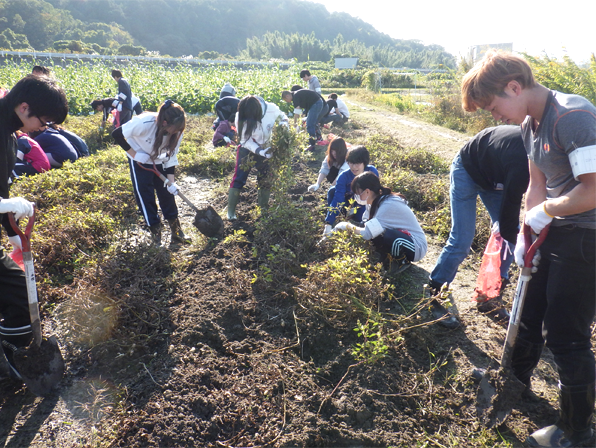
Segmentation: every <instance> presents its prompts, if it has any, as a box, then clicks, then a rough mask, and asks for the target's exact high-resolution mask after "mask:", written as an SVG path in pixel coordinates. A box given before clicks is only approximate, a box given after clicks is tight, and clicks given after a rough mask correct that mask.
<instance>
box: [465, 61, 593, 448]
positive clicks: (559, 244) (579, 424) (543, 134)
mask: <svg viewBox="0 0 596 448" xmlns="http://www.w3.org/2000/svg"><path fill="white" fill-rule="evenodd" d="M461 91H462V105H463V107H464V109H465V110H466V111H469V112H473V111H475V110H477V109H484V110H487V111H489V112H490V113H491V114H492V116H493V118H494V119H495V120H498V121H502V122H504V123H506V124H519V125H521V131H522V138H523V140H524V146H525V148H526V153H527V154H528V159H529V162H528V163H529V172H530V183H529V186H528V190H527V192H526V200H525V209H526V213H525V216H524V223H525V225H527V226H530V227H531V228H532V231H533V232H534V233H536V234H539V233H541V232H548V234H547V236H546V239H545V240H544V243H543V244H542V246H540V249H539V250H540V254H541V258H540V260H539V264H538V266H537V272H536V273H534V274H533V275H532V278H531V280H530V281H529V283H528V288H527V292H526V298H525V304H524V308H523V311H522V316H521V323H520V326H519V334H518V337H517V341H516V343H515V350H514V352H513V355H512V369H513V373H514V374H515V375H516V377H517V378H518V379H519V380H520V381H522V382H523V383H525V384H526V385H527V387H530V382H531V376H532V372H533V371H534V368H535V367H536V365H537V364H538V361H539V360H540V356H541V353H542V349H543V347H544V345H545V344H546V346H547V347H548V348H549V349H550V351H551V353H552V354H553V357H554V361H555V364H556V366H557V371H558V375H559V418H558V420H557V421H556V422H555V424H553V425H551V426H547V427H545V428H542V429H539V430H538V431H536V432H534V433H533V434H531V435H530V436H529V437H528V438H527V439H526V443H527V444H528V445H529V446H541V447H571V446H585V444H588V443H590V442H593V435H594V433H593V429H592V424H593V414H594V397H595V379H596V374H595V370H596V363H595V362H594V354H593V352H592V349H591V341H590V339H591V335H592V332H591V325H592V322H593V319H594V314H595V312H596V287H595V286H596V263H595V256H596V238H595V236H596V207H595V206H596V107H595V106H594V105H593V104H591V103H590V102H589V101H588V100H587V99H585V98H583V97H581V96H579V95H571V94H566V93H561V92H558V91H555V90H550V89H548V88H547V87H545V86H543V85H541V84H540V83H538V82H536V80H535V78H534V75H533V73H532V69H531V67H530V65H529V64H528V63H527V62H526V61H525V60H524V59H522V58H520V57H518V56H515V55H513V54H510V53H505V52H502V51H496V50H491V51H489V52H488V53H487V54H486V55H485V57H484V58H483V59H482V60H481V61H479V62H478V63H477V64H476V65H475V66H474V67H473V68H472V69H471V70H470V71H469V72H468V73H467V74H466V75H465V76H464V78H463V81H462V87H461ZM547 226H550V228H548V227H547ZM525 252H526V247H525V242H524V238H523V233H520V234H519V235H518V237H517V243H516V247H515V260H516V262H517V263H518V264H519V265H521V264H522V263H523V257H524V254H525ZM534 261H535V262H537V261H538V259H537V258H536V259H535V260H534ZM592 446H593V445H592Z"/></svg>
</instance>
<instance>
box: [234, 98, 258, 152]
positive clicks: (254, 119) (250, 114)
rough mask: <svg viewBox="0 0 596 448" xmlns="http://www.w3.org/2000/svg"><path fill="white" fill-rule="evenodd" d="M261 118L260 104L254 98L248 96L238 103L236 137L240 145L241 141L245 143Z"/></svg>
mask: <svg viewBox="0 0 596 448" xmlns="http://www.w3.org/2000/svg"><path fill="white" fill-rule="evenodd" d="M262 116H263V109H262V108H261V102H260V101H259V99H258V98H257V97H256V96H254V95H249V96H245V97H244V98H242V99H241V100H240V102H239V103H238V135H239V137H240V144H241V145H242V141H243V140H244V142H246V141H247V140H248V139H249V138H250V137H251V136H252V134H253V132H254V131H255V130H256V129H257V127H259V125H260V124H261V117H262ZM245 135H246V137H245Z"/></svg>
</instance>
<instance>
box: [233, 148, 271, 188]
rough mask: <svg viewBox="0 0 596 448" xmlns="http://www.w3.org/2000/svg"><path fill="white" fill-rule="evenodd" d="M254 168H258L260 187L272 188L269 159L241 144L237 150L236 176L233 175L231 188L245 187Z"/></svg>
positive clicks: (258, 183)
mask: <svg viewBox="0 0 596 448" xmlns="http://www.w3.org/2000/svg"><path fill="white" fill-rule="evenodd" d="M252 168H256V169H257V173H258V174H257V186H258V188H265V189H269V188H271V179H270V177H269V161H268V159H266V158H265V157H262V156H257V155H256V154H254V153H252V152H250V151H249V150H248V149H246V148H245V147H244V146H239V147H238V149H237V151H236V169H235V170H234V177H232V182H231V183H230V188H238V189H240V188H242V187H244V185H245V184H246V180H247V179H248V175H249V174H250V171H251V170H252Z"/></svg>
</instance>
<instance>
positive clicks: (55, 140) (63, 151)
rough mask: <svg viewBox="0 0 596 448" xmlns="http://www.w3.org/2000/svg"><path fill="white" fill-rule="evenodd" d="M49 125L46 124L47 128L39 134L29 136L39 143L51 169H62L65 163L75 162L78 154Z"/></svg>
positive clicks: (64, 138)
mask: <svg viewBox="0 0 596 448" xmlns="http://www.w3.org/2000/svg"><path fill="white" fill-rule="evenodd" d="M50 124H51V123H48V126H47V127H46V128H45V129H43V130H42V131H41V132H39V131H36V132H33V133H30V134H29V136H30V137H32V138H33V139H34V140H35V141H36V142H37V143H39V146H41V149H43V151H44V152H45V153H46V155H47V156H48V160H49V161H50V165H51V166H52V168H62V166H63V165H64V162H66V161H70V162H72V163H74V162H76V161H77V160H78V158H79V153H78V152H77V150H76V149H75V147H74V146H73V145H72V143H70V141H68V139H67V138H66V137H64V136H63V135H61V134H60V133H59V132H58V131H57V130H56V129H53V128H51V127H49V125H50Z"/></svg>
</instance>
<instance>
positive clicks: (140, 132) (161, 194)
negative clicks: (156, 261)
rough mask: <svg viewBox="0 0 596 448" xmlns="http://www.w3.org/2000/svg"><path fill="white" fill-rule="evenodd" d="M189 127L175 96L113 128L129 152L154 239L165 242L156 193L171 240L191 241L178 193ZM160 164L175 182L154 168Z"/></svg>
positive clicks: (138, 194) (141, 204)
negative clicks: (182, 146) (182, 224)
mask: <svg viewBox="0 0 596 448" xmlns="http://www.w3.org/2000/svg"><path fill="white" fill-rule="evenodd" d="M185 127H186V117H185V115H184V109H183V108H182V106H180V105H179V104H176V103H175V102H174V101H172V100H166V101H165V102H164V103H163V104H162V105H161V106H160V108H159V112H146V113H144V114H142V115H138V116H136V117H134V118H133V119H132V120H130V121H129V122H127V123H125V124H123V125H122V126H121V127H119V128H117V129H116V130H114V132H112V137H114V140H116V143H118V144H119V145H120V146H121V147H122V148H123V149H124V150H125V151H126V153H127V154H128V156H129V168H130V175H131V180H132V186H133V189H134V190H135V193H136V197H137V199H138V205H139V209H140V211H141V213H142V215H143V217H144V218H145V222H146V223H147V225H148V226H149V230H150V231H151V234H152V237H153V243H154V244H156V245H160V244H161V220H160V218H159V215H158V213H157V204H156V202H155V195H157V199H158V200H159V206H160V207H161V211H162V213H163V216H164V218H165V219H166V220H167V221H168V224H169V225H170V229H171V231H172V237H171V243H172V244H175V243H184V244H186V243H189V240H188V239H187V238H186V237H185V235H184V233H183V232H182V227H180V221H179V219H178V207H177V206H176V199H175V198H174V196H175V195H177V194H178V186H177V185H176V182H175V172H176V166H177V165H178V158H177V156H176V155H177V154H178V151H179V149H180V142H181V141H182V136H183V134H184V128H185ZM154 167H155V168H156V169H157V170H158V171H159V172H160V173H161V174H163V175H164V176H165V177H167V178H168V180H169V181H170V182H171V184H169V185H164V183H163V182H162V181H161V179H160V178H159V177H158V176H157V175H156V174H155V173H154V172H153V171H150V170H151V169H153V168H154Z"/></svg>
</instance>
